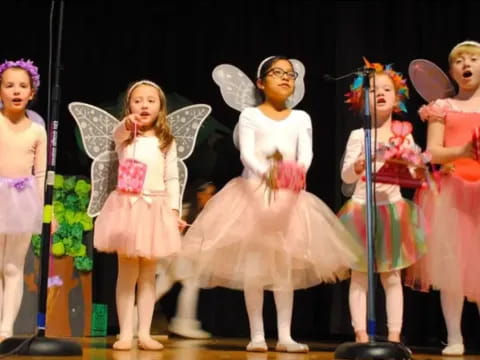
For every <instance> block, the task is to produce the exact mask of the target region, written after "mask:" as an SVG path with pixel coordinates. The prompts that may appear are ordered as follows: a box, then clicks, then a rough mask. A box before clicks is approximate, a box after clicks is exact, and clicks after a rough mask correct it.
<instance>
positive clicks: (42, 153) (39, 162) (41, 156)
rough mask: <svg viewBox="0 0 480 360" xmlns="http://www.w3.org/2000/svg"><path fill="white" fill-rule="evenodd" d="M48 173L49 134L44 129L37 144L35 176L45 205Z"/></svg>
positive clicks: (39, 193)
mask: <svg viewBox="0 0 480 360" xmlns="http://www.w3.org/2000/svg"><path fill="white" fill-rule="evenodd" d="M46 171H47V132H46V131H45V129H44V128H43V127H42V128H41V131H39V136H38V139H37V142H36V144H35V154H34V159H33V175H34V176H35V181H36V183H37V189H38V195H39V196H40V201H41V203H42V204H43V201H44V196H45V173H46Z"/></svg>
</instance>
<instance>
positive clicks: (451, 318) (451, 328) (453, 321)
mask: <svg viewBox="0 0 480 360" xmlns="http://www.w3.org/2000/svg"><path fill="white" fill-rule="evenodd" d="M440 300H441V302H442V311H443V317H444V318H445V325H446V326H447V334H448V344H449V345H454V344H463V337H462V330H461V323H462V311H463V301H464V297H463V294H462V292H461V291H458V292H445V291H440ZM477 307H478V312H479V314H480V303H477Z"/></svg>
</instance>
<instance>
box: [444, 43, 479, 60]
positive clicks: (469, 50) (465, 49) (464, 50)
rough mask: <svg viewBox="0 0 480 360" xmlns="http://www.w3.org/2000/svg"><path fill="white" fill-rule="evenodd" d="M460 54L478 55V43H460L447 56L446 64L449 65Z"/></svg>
mask: <svg viewBox="0 0 480 360" xmlns="http://www.w3.org/2000/svg"><path fill="white" fill-rule="evenodd" d="M461 54H475V55H480V43H479V42H476V41H471V40H467V41H462V42H461V43H458V44H457V45H455V46H454V47H453V49H452V50H451V51H450V54H449V55H448V63H449V64H450V65H451V64H452V62H453V61H454V60H455V59H456V58H458V57H459V56H460V55H461Z"/></svg>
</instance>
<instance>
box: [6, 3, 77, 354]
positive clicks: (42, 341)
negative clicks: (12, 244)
mask: <svg viewBox="0 0 480 360" xmlns="http://www.w3.org/2000/svg"><path fill="white" fill-rule="evenodd" d="M56 2H59V3H60V14H59V20H58V34H57V35H58V39H57V54H56V63H55V79H54V85H53V96H52V99H51V100H52V101H51V102H52V105H53V106H52V115H51V117H50V111H49V114H48V118H47V125H48V130H49V142H48V144H49V148H48V164H47V181H46V193H45V204H46V205H50V206H48V207H47V209H50V211H51V212H53V206H51V204H52V200H53V185H54V183H55V163H56V159H55V158H56V149H57V137H58V135H57V133H58V118H59V107H60V81H59V79H60V67H61V65H60V64H61V62H60V55H61V43H62V25H63V8H64V3H63V0H60V1H55V0H53V1H52V8H51V9H52V13H51V16H53V9H54V6H55V3H56ZM52 26H53V24H52ZM49 100H50V99H49ZM49 107H50V104H49ZM51 215H52V216H47V218H48V219H51V218H52V217H53V214H51ZM50 221H51V220H44V223H43V228H42V248H41V266H40V286H39V294H38V313H37V329H36V330H37V332H36V334H35V335H33V336H31V337H29V338H21V337H10V338H7V339H5V340H4V341H3V342H2V343H1V344H0V354H5V355H7V356H8V355H14V354H19V355H34V356H42V355H43V356H78V355H82V347H81V346H80V344H78V343H76V342H73V341H70V340H65V339H56V338H49V337H46V336H45V330H46V325H48V324H46V314H47V293H48V269H49V259H50V237H51V234H50V233H51V222H50ZM57 316H68V314H58V315H57Z"/></svg>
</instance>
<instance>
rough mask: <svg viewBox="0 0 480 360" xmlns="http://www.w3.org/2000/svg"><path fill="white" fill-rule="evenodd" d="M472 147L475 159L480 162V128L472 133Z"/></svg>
mask: <svg viewBox="0 0 480 360" xmlns="http://www.w3.org/2000/svg"><path fill="white" fill-rule="evenodd" d="M472 146H473V154H474V159H475V160H477V161H480V128H478V127H477V128H475V129H474V130H473V133H472Z"/></svg>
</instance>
